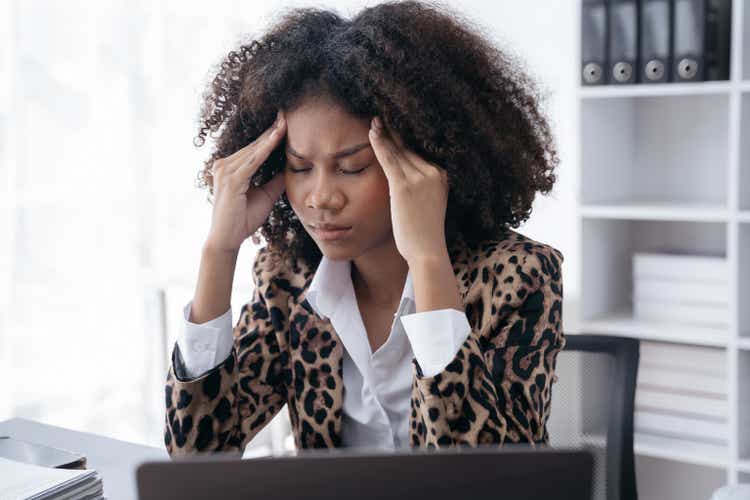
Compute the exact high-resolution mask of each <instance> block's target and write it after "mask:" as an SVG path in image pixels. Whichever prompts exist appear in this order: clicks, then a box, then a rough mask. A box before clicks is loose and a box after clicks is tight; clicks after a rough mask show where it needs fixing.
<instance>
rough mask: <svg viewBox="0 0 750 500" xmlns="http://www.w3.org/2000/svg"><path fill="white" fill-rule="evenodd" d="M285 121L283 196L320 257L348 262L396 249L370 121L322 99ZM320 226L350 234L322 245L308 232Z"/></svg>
mask: <svg viewBox="0 0 750 500" xmlns="http://www.w3.org/2000/svg"><path fill="white" fill-rule="evenodd" d="M285 116H286V120H287V137H286V168H285V174H284V178H285V181H286V195H287V197H288V198H289V202H290V203H291V205H292V209H293V210H294V212H295V213H296V214H297V217H299V219H300V221H302V224H303V225H304V227H305V229H306V230H307V232H308V233H309V234H310V236H311V237H312V238H313V239H314V240H315V242H316V243H317V244H318V247H319V248H320V250H321V252H322V253H323V254H324V255H325V256H326V257H327V258H329V259H333V260H348V259H354V258H355V257H357V256H359V255H361V254H363V253H365V252H366V251H367V250H369V249H371V248H374V247H378V246H381V245H383V244H388V243H391V244H394V245H395V243H393V230H392V228H391V210H390V200H389V195H388V179H387V178H386V176H385V174H384V172H383V169H382V167H381V166H380V164H379V163H378V161H377V158H376V157H375V153H374V152H373V150H372V147H371V146H370V140H369V138H368V131H369V130H370V121H369V120H367V119H361V118H357V117H354V116H352V115H350V114H348V113H347V112H346V111H344V110H343V109H342V108H341V107H340V106H339V105H337V104H336V103H334V102H333V101H331V100H329V99H326V98H317V99H308V100H306V101H304V102H303V104H301V105H300V106H298V107H296V108H295V109H293V110H290V111H288V112H286V113H285ZM297 170H299V171H298V172H295V171H297ZM321 223H323V224H333V225H337V226H345V227H348V228H350V229H349V230H347V231H346V232H345V234H344V235H343V236H342V237H340V238H338V239H324V237H323V236H322V235H321V234H319V233H318V232H316V230H315V229H313V227H312V226H316V225H318V224H321Z"/></svg>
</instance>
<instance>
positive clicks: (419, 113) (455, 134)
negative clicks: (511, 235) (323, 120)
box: [194, 1, 559, 268]
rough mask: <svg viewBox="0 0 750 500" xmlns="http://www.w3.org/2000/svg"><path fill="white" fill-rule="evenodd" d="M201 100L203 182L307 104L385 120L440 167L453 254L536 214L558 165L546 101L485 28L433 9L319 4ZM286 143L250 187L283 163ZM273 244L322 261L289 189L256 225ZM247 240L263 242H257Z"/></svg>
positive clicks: (222, 72)
mask: <svg viewBox="0 0 750 500" xmlns="http://www.w3.org/2000/svg"><path fill="white" fill-rule="evenodd" d="M215 70H216V73H215V77H214V78H213V80H212V81H211V82H210V84H209V85H208V86H207V89H206V91H205V93H204V95H203V102H202V106H201V112H200V131H199V134H198V135H197V136H196V137H195V139H194V144H195V145H196V146H198V147H200V146H202V145H203V144H204V142H205V139H206V136H207V135H208V134H210V137H211V138H213V139H214V140H215V148H214V151H213V153H212V154H211V155H210V157H209V158H208V159H207V160H206V162H205V165H204V168H203V169H202V170H201V171H200V172H199V174H198V187H201V188H205V187H206V186H208V187H209V191H210V195H209V200H212V196H213V182H212V181H213V179H212V177H211V172H210V168H211V165H212V163H213V162H214V160H215V159H217V158H223V157H225V156H229V155H231V154H232V153H234V152H235V151H237V150H238V149H240V148H242V147H244V146H246V145H247V144H248V143H250V142H251V141H253V140H255V139H256V138H257V137H258V136H259V135H260V134H261V133H262V132H263V131H264V130H265V129H266V128H268V127H270V126H271V124H272V123H273V121H274V120H275V118H276V112H277V110H278V109H284V110H289V109H293V108H294V107H295V106H296V105H299V104H301V102H302V100H304V99H305V98H307V97H311V96H319V95H325V96H327V97H330V98H333V100H334V102H337V103H339V104H340V105H341V106H342V108H343V109H345V110H346V111H347V112H349V113H350V114H352V115H354V116H356V117H361V118H364V119H368V120H369V119H370V118H372V117H373V116H375V115H378V116H380V117H381V119H382V120H383V121H384V122H385V124H386V126H387V127H389V128H391V129H393V130H395V131H396V132H398V133H399V134H400V135H401V137H402V138H403V140H404V143H405V145H406V147H408V148H410V149H411V150H412V151H414V152H415V153H417V154H419V155H421V156H422V157H423V158H425V159H426V160H427V161H429V162H431V163H434V164H436V165H438V166H440V167H442V168H444V169H445V170H446V171H447V173H448V178H449V184H450V186H451V188H450V193H449V198H448V206H447V210H446V217H445V218H446V225H445V235H446V240H447V241H446V243H447V245H448V248H449V249H450V248H452V247H453V245H454V244H456V243H463V244H467V245H475V244H477V243H479V242H480V241H482V240H486V239H496V238H501V237H503V236H504V235H505V234H507V231H508V228H509V227H513V228H517V227H518V226H519V225H520V224H521V223H522V222H524V221H525V220H526V219H528V217H529V216H530V214H531V209H532V203H533V201H534V198H535V195H536V193H537V191H539V192H542V193H544V194H547V193H549V192H550V191H551V190H552V187H553V184H554V182H555V180H556V177H555V175H554V173H553V171H554V169H555V167H556V166H557V164H558V162H559V159H558V156H557V152H556V150H555V145H554V140H553V137H552V134H551V132H550V127H549V125H548V123H547V121H546V119H545V117H544V116H543V113H542V111H541V107H540V102H541V95H540V93H539V91H538V90H537V88H536V86H535V84H534V82H532V81H531V79H530V78H529V76H528V75H526V74H525V72H524V71H523V70H522V65H521V64H520V63H519V62H518V61H517V60H516V59H515V58H514V57H512V56H511V55H509V54H507V53H506V52H503V51H501V50H500V49H498V48H497V47H495V46H493V45H492V43H490V42H489V41H488V37H487V36H486V35H483V34H482V30H481V29H480V28H477V27H476V26H474V25H473V24H471V23H470V22H469V21H467V20H465V19H463V18H462V17H460V16H459V15H458V14H457V13H455V12H452V11H450V10H448V9H446V8H445V7H443V6H440V5H439V4H428V3H425V2H419V1H403V2H386V3H382V4H379V5H377V6H374V7H371V8H365V9H363V10H362V11H361V12H360V13H359V14H357V15H356V16H355V17H354V18H353V19H351V20H347V19H344V18H342V17H340V16H339V15H338V14H337V13H335V12H331V11H327V10H321V9H318V8H300V9H294V10H290V11H287V12H285V13H283V16H281V18H280V19H278V20H277V21H276V22H275V24H274V25H273V26H272V27H271V28H270V29H269V30H268V31H267V32H266V33H265V34H264V35H263V36H262V37H261V38H260V39H255V40H252V41H250V42H249V43H242V44H240V46H239V48H238V49H237V50H233V51H231V52H229V54H228V55H227V56H226V57H225V58H224V59H223V61H222V62H221V63H220V65H217V67H216V68H215ZM285 162H286V158H285V155H284V141H283V140H282V141H281V143H280V144H279V146H278V147H277V148H276V149H275V150H274V151H273V152H272V153H271V155H270V156H269V157H268V159H267V160H266V162H265V163H264V164H263V165H262V166H261V167H260V168H259V170H258V171H257V172H256V173H255V175H254V176H253V178H252V179H251V183H252V185H255V186H257V185H260V184H262V183H264V182H267V181H268V180H270V179H271V178H272V177H273V176H274V175H275V174H276V173H277V172H279V170H281V169H283V168H284V167H285ZM259 231H260V233H261V235H262V236H263V237H264V238H265V240H266V241H267V243H268V246H269V247H270V249H272V250H276V251H278V252H279V254H280V255H282V256H284V257H286V258H287V259H289V262H290V265H292V266H293V267H295V268H296V262H297V259H299V258H301V259H303V260H304V261H305V263H306V264H307V265H310V266H313V268H314V267H315V266H317V264H318V263H319V262H320V258H321V256H322V254H321V252H320V249H319V248H318V247H317V244H316V243H315V241H314V240H313V239H312V237H311V236H310V235H309V234H307V231H306V230H305V228H304V227H303V225H302V224H301V222H300V220H299V218H298V217H297V216H296V214H295V213H294V211H293V210H292V207H291V205H290V204H289V200H288V198H287V197H286V193H284V194H282V196H281V198H280V199H279V200H278V201H277V203H276V204H275V205H274V207H273V209H272V210H271V213H270V214H269V217H268V219H267V220H266V222H265V223H264V224H263V225H262V226H261V227H260V228H259ZM253 240H254V241H255V242H259V239H258V236H257V233H256V234H255V235H253Z"/></svg>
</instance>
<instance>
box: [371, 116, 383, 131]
mask: <svg viewBox="0 0 750 500" xmlns="http://www.w3.org/2000/svg"><path fill="white" fill-rule="evenodd" d="M372 124H373V125H374V126H375V128H377V129H381V128H383V122H382V121H380V117H379V116H376V117H375V118H373V119H372Z"/></svg>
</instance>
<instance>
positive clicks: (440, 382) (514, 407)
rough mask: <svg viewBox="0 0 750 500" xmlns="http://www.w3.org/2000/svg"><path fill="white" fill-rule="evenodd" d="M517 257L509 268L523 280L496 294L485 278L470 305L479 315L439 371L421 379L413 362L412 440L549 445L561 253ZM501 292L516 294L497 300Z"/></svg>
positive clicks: (560, 339)
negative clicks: (520, 264) (519, 261)
mask: <svg viewBox="0 0 750 500" xmlns="http://www.w3.org/2000/svg"><path fill="white" fill-rule="evenodd" d="M550 248H551V247H550ZM523 261H524V265H523V268H520V267H519V268H517V271H516V272H517V273H519V276H522V277H523V279H516V280H514V286H512V287H511V289H510V290H507V291H506V290H503V291H502V293H496V291H497V290H496V289H495V288H496V286H495V285H493V286H492V290H491V291H490V290H489V285H491V284H492V280H490V282H489V283H488V284H487V283H485V284H484V285H483V286H485V287H487V288H486V289H485V290H482V291H481V293H479V298H478V299H477V300H478V301H477V302H476V303H475V304H472V307H471V308H472V309H473V310H474V311H475V312H477V313H478V314H477V315H476V316H477V317H478V319H477V320H475V321H473V322H472V323H473V324H472V331H471V333H470V334H469V336H468V338H467V339H466V341H465V342H464V343H463V344H462V346H461V348H460V349H459V351H458V353H457V354H456V357H455V358H454V359H453V360H452V361H451V363H450V364H448V366H447V367H446V368H445V370H443V371H442V372H440V373H438V374H436V375H435V376H432V377H426V376H424V374H423V373H422V370H421V367H420V366H419V363H418V362H417V360H416V359H415V360H413V361H412V363H413V371H414V374H415V377H414V383H413V388H412V389H413V390H412V399H411V405H412V416H413V417H415V422H416V425H415V426H412V428H411V429H410V436H411V439H410V440H411V442H412V443H414V444H416V443H420V442H423V443H425V444H426V446H427V447H442V446H454V445H457V444H465V445H472V446H476V445H484V444H504V443H506V442H513V443H519V442H528V443H547V442H548V434H547V430H546V422H547V419H548V417H549V409H550V402H551V385H552V383H553V382H554V381H556V377H555V375H554V370H555V360H556V356H557V353H558V352H559V351H560V350H561V349H562V348H563V347H564V345H565V339H564V335H563V332H562V274H561V267H562V266H561V264H562V254H561V253H560V252H559V251H558V250H556V249H552V250H551V252H550V253H548V254H546V255H544V254H533V257H532V256H528V257H527V258H524V260H523ZM511 262H516V260H514V259H512V260H511ZM507 265H508V264H507V263H506V266H507ZM513 267H516V266H513ZM495 283H497V280H495ZM497 286H499V285H497ZM503 297H505V298H514V297H522V299H519V300H517V301H516V302H514V301H513V300H510V301H507V302H504V303H503V300H502V298H503ZM488 309H489V311H488Z"/></svg>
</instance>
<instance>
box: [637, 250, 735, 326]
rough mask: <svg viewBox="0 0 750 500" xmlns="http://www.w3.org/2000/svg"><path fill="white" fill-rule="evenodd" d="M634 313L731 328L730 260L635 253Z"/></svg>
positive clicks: (650, 318)
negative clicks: (729, 326)
mask: <svg viewBox="0 0 750 500" xmlns="http://www.w3.org/2000/svg"><path fill="white" fill-rule="evenodd" d="M633 316H634V318H635V319H638V320H647V321H661V322H668V323H674V324H687V325H690V326H700V325H705V326H714V327H715V326H719V327H728V325H729V265H728V262H727V259H726V258H724V257H713V256H699V255H679V254H659V253H635V254H633Z"/></svg>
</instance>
